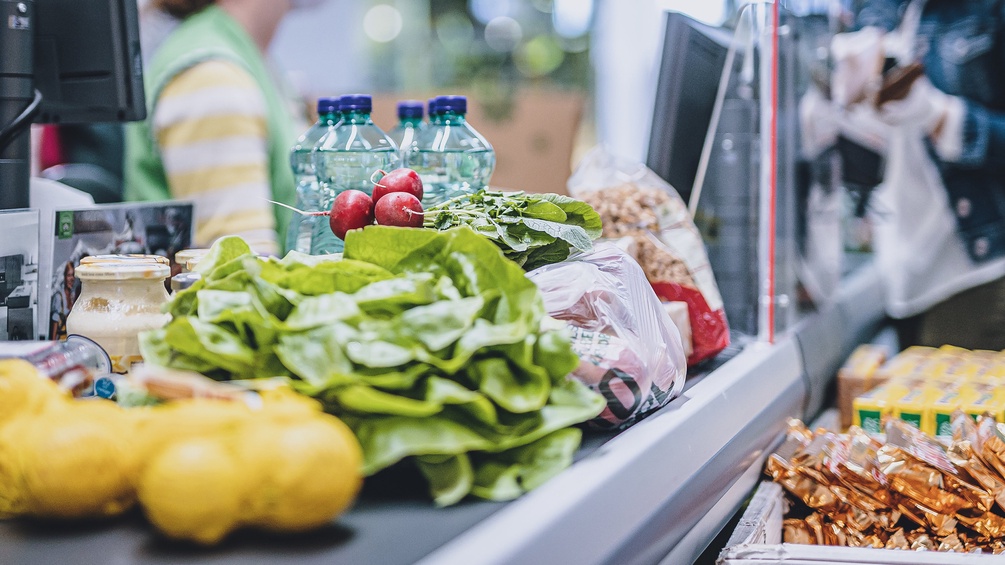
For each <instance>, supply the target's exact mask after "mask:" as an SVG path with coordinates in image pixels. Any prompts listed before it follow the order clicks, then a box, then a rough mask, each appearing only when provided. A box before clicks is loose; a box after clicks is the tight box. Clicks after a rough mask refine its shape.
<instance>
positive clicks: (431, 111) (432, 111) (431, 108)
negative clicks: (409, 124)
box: [427, 98, 440, 116]
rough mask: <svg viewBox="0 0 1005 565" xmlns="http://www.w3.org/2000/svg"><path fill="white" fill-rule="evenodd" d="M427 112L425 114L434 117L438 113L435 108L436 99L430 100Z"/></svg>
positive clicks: (437, 109)
mask: <svg viewBox="0 0 1005 565" xmlns="http://www.w3.org/2000/svg"><path fill="white" fill-rule="evenodd" d="M428 106H429V110H428V111H427V114H428V115H430V116H435V115H436V114H439V113H440V110H439V108H437V107H436V98H430V99H429V102H428Z"/></svg>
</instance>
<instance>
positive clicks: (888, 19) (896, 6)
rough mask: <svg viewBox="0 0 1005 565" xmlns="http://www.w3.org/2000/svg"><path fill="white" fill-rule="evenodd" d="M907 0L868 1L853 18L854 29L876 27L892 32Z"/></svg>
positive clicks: (898, 21)
mask: <svg viewBox="0 0 1005 565" xmlns="http://www.w3.org/2000/svg"><path fill="white" fill-rule="evenodd" d="M907 3H908V0H870V1H869V2H867V3H866V5H865V6H864V7H863V8H862V9H861V10H859V12H858V14H857V15H856V17H855V27H856V28H857V29H862V28H864V27H878V28H879V29H881V30H883V31H892V30H893V29H894V28H896V27H897V24H899V23H900V17H901V15H902V12H903V9H904V6H906V5H907Z"/></svg>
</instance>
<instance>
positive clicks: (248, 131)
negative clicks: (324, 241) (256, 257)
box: [153, 60, 279, 253]
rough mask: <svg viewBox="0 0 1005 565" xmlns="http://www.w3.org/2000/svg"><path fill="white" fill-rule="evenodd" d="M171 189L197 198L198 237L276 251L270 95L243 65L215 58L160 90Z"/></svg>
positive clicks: (158, 115)
mask: <svg viewBox="0 0 1005 565" xmlns="http://www.w3.org/2000/svg"><path fill="white" fill-rule="evenodd" d="M153 124H154V135H155V137H156V139H157V143H158V145H159V147H160V149H161V153H162V155H161V158H162V161H163V163H164V171H165V173H166V175H167V180H168V187H169V189H170V191H171V195H172V197H174V198H177V199H183V200H191V201H193V202H195V217H194V218H193V221H194V222H195V241H194V243H195V244H196V245H198V246H208V245H211V244H212V243H213V242H214V241H215V240H216V239H219V238H220V237H223V236H225V235H239V236H241V237H243V238H244V239H245V240H246V241H247V242H248V243H249V244H250V245H251V247H252V248H253V249H255V251H257V252H259V253H277V252H278V251H279V247H278V245H277V237H276V232H275V229H276V225H275V218H274V216H273V214H272V207H271V205H270V204H269V203H268V202H267V200H269V199H271V198H272V190H271V186H270V175H269V156H268V147H267V137H268V132H267V125H266V107H265V98H264V97H263V96H262V93H261V91H260V90H259V88H258V86H257V84H256V83H255V81H254V79H253V78H252V77H251V76H250V75H249V74H248V72H247V71H245V70H244V69H243V68H241V67H240V66H239V65H238V64H236V63H233V62H230V61H222V60H212V61H206V62H203V63H200V64H198V65H195V66H194V67H192V68H190V69H188V70H186V71H184V72H182V73H181V74H179V75H178V76H177V77H175V78H174V79H172V80H171V82H169V83H168V84H167V86H166V87H165V88H164V89H163V90H162V91H161V94H160V97H159V99H158V102H157V107H156V110H155V112H154V116H153Z"/></svg>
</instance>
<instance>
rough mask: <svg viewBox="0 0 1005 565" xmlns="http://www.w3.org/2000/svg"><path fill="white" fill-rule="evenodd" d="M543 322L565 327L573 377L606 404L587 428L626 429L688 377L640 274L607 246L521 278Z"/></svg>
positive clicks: (676, 337) (676, 336)
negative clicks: (534, 292) (535, 296)
mask: <svg viewBox="0 0 1005 565" xmlns="http://www.w3.org/2000/svg"><path fill="white" fill-rule="evenodd" d="M527 276H528V277H529V278H530V280H532V281H534V283H535V284H536V285H537V287H538V288H539V289H540V291H541V295H542V296H543V298H544V304H545V308H546V309H547V310H548V314H549V315H550V316H551V317H552V318H555V319H558V320H562V321H564V322H566V324H567V325H568V328H569V332H570V335H571V336H572V344H573V349H574V350H575V351H576V353H577V354H578V355H579V358H580V364H579V367H577V368H576V370H575V371H574V372H573V377H574V378H576V379H578V380H579V381H581V382H583V383H584V384H586V385H587V386H589V387H590V388H591V389H593V390H594V391H596V392H599V393H600V394H602V395H603V396H604V398H605V399H607V407H606V408H605V409H604V411H603V413H601V414H600V416H598V417H597V418H596V419H595V420H593V421H592V422H591V424H592V425H594V426H596V427H601V428H613V427H627V426H629V425H631V424H633V423H634V422H636V421H638V420H639V419H641V418H643V417H645V416H646V415H648V414H650V413H652V412H653V411H655V410H657V409H659V408H661V407H662V406H664V405H666V404H667V403H668V402H670V401H671V400H673V399H674V398H676V397H677V396H678V395H679V394H680V393H681V391H682V390H683V388H684V379H685V378H686V376H687V373H686V371H687V367H686V364H685V356H684V348H683V345H682V344H681V338H680V333H678V331H677V327H676V326H674V324H673V322H672V321H670V317H669V316H668V315H667V313H666V311H665V310H664V309H663V306H662V304H660V301H659V299H658V298H657V297H656V294H655V293H654V292H653V289H652V287H650V285H649V284H648V282H647V281H646V277H645V273H643V272H642V268H641V267H639V265H638V263H636V262H635V260H634V259H632V258H631V257H630V256H629V255H628V254H626V253H625V252H624V251H622V250H621V249H619V248H618V247H617V246H615V245H613V244H611V243H598V244H597V245H596V246H595V247H594V250H593V251H591V252H589V253H585V254H582V255H578V256H576V257H573V258H571V259H569V260H568V261H566V262H563V263H557V264H554V265H547V266H544V267H541V268H539V269H535V270H533V271H531V272H530V273H528V274H527Z"/></svg>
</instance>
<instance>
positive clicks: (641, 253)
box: [568, 148, 729, 365]
mask: <svg viewBox="0 0 1005 565" xmlns="http://www.w3.org/2000/svg"><path fill="white" fill-rule="evenodd" d="M568 188H569V193H570V194H571V195H573V196H575V197H576V198H579V199H581V200H584V201H585V202H587V203H588V204H590V205H591V206H593V207H594V209H596V210H597V212H598V213H599V214H600V217H601V219H603V222H604V234H603V237H605V238H611V239H619V240H624V239H625V238H631V240H632V241H633V242H634V246H633V247H634V250H633V253H632V256H633V257H634V258H635V259H636V260H637V261H638V262H639V264H640V265H641V266H642V270H643V271H644V272H645V274H646V278H648V279H649V282H650V284H652V287H653V290H655V291H656V295H657V296H658V297H659V299H660V300H662V301H663V302H685V303H687V308H688V320H689V321H690V326H691V346H692V347H691V353H690V354H689V355H688V359H687V362H688V365H694V364H695V363H698V362H700V361H703V360H705V359H708V358H711V357H714V356H715V355H716V354H718V353H719V352H720V351H722V350H723V349H725V348H726V346H728V345H729V325H728V324H727V322H726V311H725V309H724V307H723V303H722V296H721V295H720V294H719V286H718V285H717V284H716V282H715V276H714V275H713V273H712V267H711V265H709V263H708V254H707V253H706V252H705V244H704V242H703V241H702V239H701V233H700V232H699V231H698V228H697V227H695V225H694V221H693V220H692V219H691V216H690V214H689V213H688V211H687V206H686V205H685V204H684V201H683V200H681V198H680V195H679V194H677V191H676V190H674V189H673V187H671V186H670V185H669V184H668V183H667V182H666V181H664V180H663V179H662V178H660V177H659V175H657V174H656V173H654V172H653V171H651V170H649V169H648V168H646V167H645V165H643V164H641V163H637V162H633V161H630V160H627V159H621V158H618V157H615V156H614V155H611V154H610V153H608V152H607V151H605V150H604V149H603V148H596V149H593V150H591V151H590V152H589V153H588V154H587V155H586V156H585V157H583V160H582V161H581V162H580V164H579V166H578V167H577V168H576V171H575V173H573V175H572V177H571V178H570V179H569V182H568Z"/></svg>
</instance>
